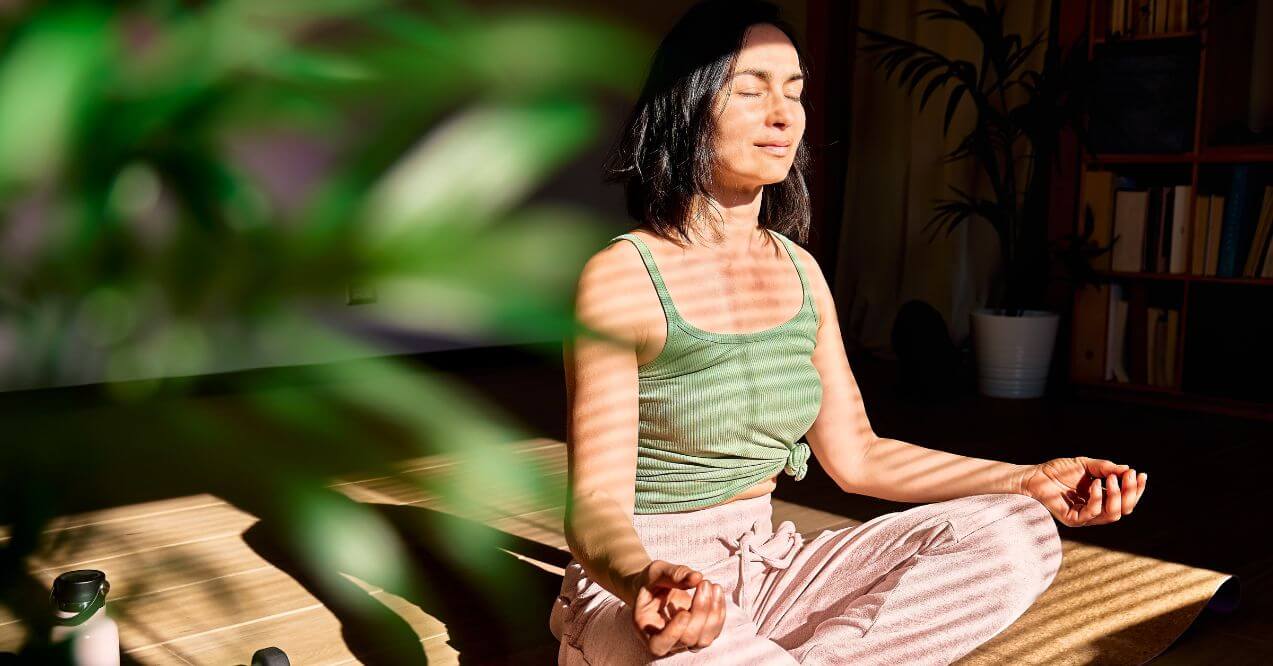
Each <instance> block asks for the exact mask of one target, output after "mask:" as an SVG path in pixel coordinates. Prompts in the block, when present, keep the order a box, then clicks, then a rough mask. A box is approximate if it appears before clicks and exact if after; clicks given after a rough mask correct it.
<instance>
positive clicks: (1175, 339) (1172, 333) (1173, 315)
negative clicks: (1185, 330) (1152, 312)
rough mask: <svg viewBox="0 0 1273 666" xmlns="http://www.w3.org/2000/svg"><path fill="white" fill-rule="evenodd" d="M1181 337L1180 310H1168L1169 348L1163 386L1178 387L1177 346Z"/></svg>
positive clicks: (1165, 356) (1163, 374) (1166, 353)
mask: <svg viewBox="0 0 1273 666" xmlns="http://www.w3.org/2000/svg"><path fill="white" fill-rule="evenodd" d="M1179 339H1180V310H1177V309H1176V308H1169V309H1168V310H1167V349H1166V350H1165V354H1164V366H1163V372H1162V376H1163V380H1164V383H1163V386H1167V387H1171V388H1178V386H1179V384H1178V382H1177V381H1176V346H1177V345H1178V344H1179Z"/></svg>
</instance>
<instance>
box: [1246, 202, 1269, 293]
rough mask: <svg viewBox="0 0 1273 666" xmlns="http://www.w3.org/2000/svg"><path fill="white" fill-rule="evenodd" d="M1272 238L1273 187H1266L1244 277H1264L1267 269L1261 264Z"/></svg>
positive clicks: (1247, 257) (1248, 252)
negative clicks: (1263, 272) (1264, 269)
mask: <svg viewBox="0 0 1273 666" xmlns="http://www.w3.org/2000/svg"><path fill="white" fill-rule="evenodd" d="M1270 236H1273V185H1266V186H1265V187H1264V194H1263V203H1261V205H1260V215H1259V217H1258V218H1257V221H1256V223H1255V235H1254V236H1253V240H1252V242H1251V247H1250V249H1249V250H1248V251H1247V256H1246V265H1245V266H1244V267H1243V268H1242V276H1243V277H1259V276H1260V275H1262V269H1263V268H1265V267H1264V266H1262V265H1261V263H1262V262H1263V260H1264V256H1265V255H1266V254H1267V252H1268V247H1269V239H1270Z"/></svg>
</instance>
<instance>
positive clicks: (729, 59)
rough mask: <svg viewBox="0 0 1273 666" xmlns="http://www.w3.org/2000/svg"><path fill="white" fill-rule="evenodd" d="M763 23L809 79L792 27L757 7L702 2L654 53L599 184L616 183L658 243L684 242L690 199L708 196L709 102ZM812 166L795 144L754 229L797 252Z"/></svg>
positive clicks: (752, 1)
mask: <svg viewBox="0 0 1273 666" xmlns="http://www.w3.org/2000/svg"><path fill="white" fill-rule="evenodd" d="M759 23H768V24H771V25H773V26H774V27H776V28H778V29H779V30H781V31H782V32H783V33H784V34H786V35H787V38H788V39H790V40H791V43H792V45H794V46H795V48H796V53H797V55H798V56H799V58H800V70H801V72H802V73H804V74H805V76H806V77H807V76H808V70H807V67H806V62H805V57H804V54H803V52H802V51H801V50H800V46H799V44H798V43H797V41H796V37H795V34H794V32H793V29H792V27H791V25H790V24H788V23H787V22H786V21H785V20H784V19H783V18H782V17H781V16H780V15H779V10H778V8H777V7H776V6H774V5H773V4H771V3H769V2H763V1H761V0H705V1H704V2H699V3H698V4H696V5H694V6H693V7H691V8H690V9H689V10H688V11H687V12H686V13H685V15H684V16H682V17H681V18H680V20H679V21H677V23H676V25H675V26H673V27H672V30H671V31H670V32H668V34H667V36H665V37H664V38H663V41H662V42H661V43H660V44H659V47H658V49H657V50H656V51H655V52H654V57H653V60H652V61H651V64H650V72H649V75H648V76H647V77H646V80H645V85H644V87H643V88H642V90H641V95H640V97H639V98H638V100H637V102H636V105H635V106H634V107H633V109H632V112H631V114H630V115H629V117H628V119H627V122H626V123H625V124H624V127H623V130H622V133H621V134H620V136H619V138H618V140H617V142H616V143H615V145H614V147H613V149H612V150H611V152H610V154H609V156H608V158H607V159H606V163H605V182H610V183H622V184H623V186H624V194H625V197H626V200H627V210H628V215H630V216H631V217H632V218H633V219H634V220H636V221H637V222H640V223H642V224H646V225H649V226H650V227H651V228H652V229H653V230H654V232H655V233H657V234H659V235H661V236H664V237H667V238H669V239H671V238H674V237H675V236H679V237H681V238H684V239H685V240H686V241H690V236H689V234H688V233H687V232H688V228H689V216H690V214H691V207H692V205H693V201H694V197H695V196H699V195H706V194H707V187H708V185H709V184H710V183H711V180H712V167H713V164H714V163H715V159H716V156H715V152H714V151H713V149H712V136H713V134H714V131H715V117H714V115H713V113H712V111H713V105H712V102H713V100H714V99H715V96H716V94H717V93H718V92H719V91H721V90H722V89H724V88H725V85H726V84H727V83H728V81H729V74H730V72H731V71H732V69H733V66H734V63H735V61H736V59H737V57H738V52H739V51H740V50H741V49H742V46H743V41H744V39H745V38H746V36H747V30H748V29H749V28H750V27H751V26H753V25H756V24H759ZM801 99H802V101H801V104H802V105H805V109H806V111H807V110H808V108H809V107H808V102H807V101H806V100H805V96H801ZM809 160H810V158H809V149H808V148H807V147H806V146H805V142H804V141H801V142H800V143H799V145H798V146H797V148H796V156H795V159H794V161H793V164H792V168H791V171H790V173H788V174H787V178H786V179H785V180H783V181H781V182H778V183H773V184H770V185H765V186H764V193H763V195H762V197H761V199H762V201H761V207H760V220H759V222H760V226H762V227H764V228H767V229H772V230H774V231H777V232H779V233H781V234H783V235H785V236H787V237H790V238H794V239H795V240H797V241H799V242H805V241H806V240H807V239H808V234H809V226H810V217H811V216H810V208H809V188H808V187H807V185H806V183H805V171H806V170H807V169H808V166H809Z"/></svg>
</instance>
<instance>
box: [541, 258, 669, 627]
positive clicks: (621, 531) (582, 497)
mask: <svg viewBox="0 0 1273 666" xmlns="http://www.w3.org/2000/svg"><path fill="white" fill-rule="evenodd" d="M628 245H630V244H629V243H615V244H613V245H611V246H609V247H607V248H605V249H603V250H601V251H600V252H598V253H597V254H596V255H594V256H593V257H592V258H591V259H589V260H588V262H587V264H586V265H585V266H584V268H583V271H582V272H581V274H580V278H579V284H578V287H577V291H576V296H575V316H576V318H577V319H578V320H579V322H580V324H582V325H584V326H586V327H588V328H590V329H593V330H595V331H599V332H601V333H604V334H607V335H610V336H612V337H614V338H618V339H619V340H627V341H631V342H628V343H626V344H625V343H623V342H619V341H615V340H604V339H600V338H597V337H592V336H588V335H579V336H578V337H576V338H575V339H574V340H573V341H568V342H567V344H566V345H565V347H564V362H565V374H566V404H567V409H566V440H567V444H568V447H569V473H568V493H567V502H566V520H565V533H566V542H567V544H569V546H570V552H571V554H573V555H574V557H575V559H576V560H578V561H579V563H580V564H582V565H583V568H584V570H585V571H586V572H587V573H588V577H589V578H591V579H592V580H595V581H597V583H599V584H600V585H601V586H602V587H603V588H605V589H607V590H609V591H610V592H611V593H612V594H614V595H615V596H616V597H619V598H620V599H622V600H623V601H624V602H625V603H627V604H628V605H632V602H633V600H634V599H635V597H636V593H637V588H638V584H637V579H638V577H639V576H640V575H641V573H642V572H643V571H644V570H645V568H646V567H647V566H649V564H650V557H649V555H648V554H647V553H646V551H645V548H644V546H642V545H641V541H640V539H639V538H638V537H637V534H636V531H635V530H634V529H633V528H632V513H633V506H634V503H635V495H636V482H635V481H636V458H637V435H638V430H637V424H638V393H637V355H636V340H637V338H638V335H639V334H638V331H640V330H643V329H642V328H641V326H640V324H639V322H638V321H637V320H636V319H635V317H636V314H635V313H638V312H642V311H648V310H642V309H641V305H642V303H641V302H640V299H641V298H642V297H643V296H644V295H645V294H646V292H649V295H653V294H654V291H653V287H650V286H646V287H645V288H644V289H642V288H641V287H642V285H639V284H635V282H636V281H637V280H639V279H641V278H644V279H645V282H647V283H648V282H649V278H648V277H646V276H645V275H644V272H645V268H644V265H643V264H642V263H641V260H640V257H639V255H637V251H636V248H634V247H633V248H628V247H625V246H628ZM629 250H630V252H629V253H628V254H624V253H625V252H628V251H629ZM634 262H635V265H634ZM653 297H654V298H657V296H653ZM646 305H648V304H646Z"/></svg>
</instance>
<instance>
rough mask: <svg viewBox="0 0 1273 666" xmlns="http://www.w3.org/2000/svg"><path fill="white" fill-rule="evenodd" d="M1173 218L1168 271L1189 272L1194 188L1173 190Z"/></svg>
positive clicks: (1177, 186) (1171, 194)
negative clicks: (1191, 202) (1190, 206)
mask: <svg viewBox="0 0 1273 666" xmlns="http://www.w3.org/2000/svg"><path fill="white" fill-rule="evenodd" d="M1169 196H1171V197H1173V198H1174V200H1173V201H1172V206H1171V210H1172V217H1171V234H1170V239H1171V240H1170V242H1169V244H1168V245H1169V247H1170V250H1169V251H1168V252H1167V271H1168V272H1170V273H1186V272H1188V260H1189V242H1190V238H1191V232H1192V229H1190V228H1189V200H1190V199H1191V198H1192V197H1193V186H1191V185H1176V186H1175V187H1173V188H1171V193H1170V195H1169Z"/></svg>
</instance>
